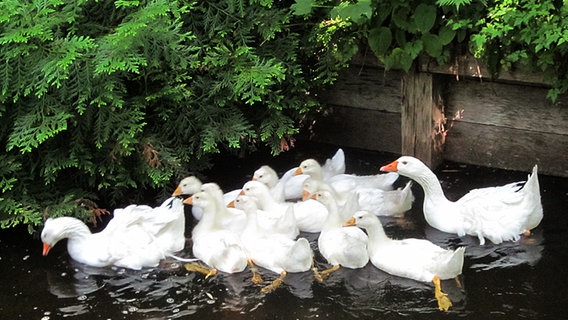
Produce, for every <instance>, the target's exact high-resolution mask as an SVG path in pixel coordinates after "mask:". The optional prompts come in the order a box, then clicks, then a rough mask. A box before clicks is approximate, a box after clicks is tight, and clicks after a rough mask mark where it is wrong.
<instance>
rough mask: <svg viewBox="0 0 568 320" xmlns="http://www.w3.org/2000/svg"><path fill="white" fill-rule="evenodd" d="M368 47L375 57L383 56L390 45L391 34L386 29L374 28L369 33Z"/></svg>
mask: <svg viewBox="0 0 568 320" xmlns="http://www.w3.org/2000/svg"><path fill="white" fill-rule="evenodd" d="M368 40H369V46H370V47H371V50H373V52H374V53H375V54H376V55H377V56H384V55H385V54H386V53H387V50H388V49H389V47H390V45H391V43H392V32H391V30H390V29H389V28H387V27H379V28H374V29H372V30H371V31H370V32H369V37H368Z"/></svg>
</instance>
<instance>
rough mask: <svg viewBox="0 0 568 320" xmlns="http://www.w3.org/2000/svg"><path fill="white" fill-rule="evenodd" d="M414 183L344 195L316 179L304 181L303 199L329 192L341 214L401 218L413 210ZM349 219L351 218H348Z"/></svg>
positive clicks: (367, 189) (360, 190)
mask: <svg viewBox="0 0 568 320" xmlns="http://www.w3.org/2000/svg"><path fill="white" fill-rule="evenodd" d="M411 188H412V182H411V181H409V182H408V183H407V184H406V186H405V187H404V188H398V189H396V190H389V191H386V190H382V189H377V188H357V189H355V190H353V191H348V192H344V193H339V192H336V190H335V189H334V188H333V187H332V186H331V185H330V184H329V183H327V182H325V181H321V180H318V179H315V178H312V177H310V178H308V179H306V180H305V181H304V193H303V195H302V199H304V200H305V199H306V198H308V197H309V195H310V194H312V193H314V192H315V191H316V190H328V191H330V192H331V193H332V194H333V197H334V198H335V200H336V201H337V204H338V206H339V207H340V208H343V210H340V211H341V212H355V211H359V210H361V211H368V212H371V213H373V214H375V215H377V216H392V217H401V216H403V215H404V213H405V212H407V211H408V210H410V209H411V208H412V203H413V202H414V194H413V193H412V189H411ZM346 218H349V217H346Z"/></svg>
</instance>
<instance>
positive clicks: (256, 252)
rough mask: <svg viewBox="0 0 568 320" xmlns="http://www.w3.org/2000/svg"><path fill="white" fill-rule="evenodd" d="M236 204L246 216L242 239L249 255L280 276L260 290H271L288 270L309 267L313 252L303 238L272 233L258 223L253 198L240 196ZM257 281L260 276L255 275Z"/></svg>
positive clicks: (301, 270) (255, 262)
mask: <svg viewBox="0 0 568 320" xmlns="http://www.w3.org/2000/svg"><path fill="white" fill-rule="evenodd" d="M234 204H235V207H236V208H238V209H241V210H243V211H244V212H245V213H246V215H247V226H246V228H245V231H244V232H243V233H242V235H241V240H242V242H243V244H244V247H245V249H246V251H247V254H248V256H249V258H250V259H251V260H252V262H253V263H254V264H255V265H258V266H260V267H263V268H266V269H268V270H270V271H272V272H275V273H278V274H279V275H280V277H278V278H277V279H276V280H274V281H273V282H272V283H271V284H270V285H268V286H265V287H263V288H262V289H261V291H262V292H270V291H272V290H274V289H276V288H277V287H278V286H280V285H281V284H282V282H283V280H284V277H285V276H286V274H287V273H288V272H304V271H308V270H310V268H311V266H312V263H313V251H312V249H311V247H310V243H309V242H308V240H307V239H306V238H299V239H297V240H292V239H290V238H288V237H286V236H282V235H279V234H275V233H273V232H272V230H270V229H266V227H265V226H264V225H263V224H261V223H260V221H259V219H258V218H259V217H258V208H257V206H256V200H255V199H253V198H252V197H249V196H246V195H240V196H238V197H237V199H236V200H235V202H234ZM257 277H258V278H256V279H257V281H258V280H260V276H257Z"/></svg>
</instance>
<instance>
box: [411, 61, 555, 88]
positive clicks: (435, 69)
mask: <svg viewBox="0 0 568 320" xmlns="http://www.w3.org/2000/svg"><path fill="white" fill-rule="evenodd" d="M418 69H419V71H421V72H430V73H437V74H446V75H453V76H454V77H455V78H457V79H465V78H477V79H487V80H493V81H502V82H512V83H517V84H524V85H536V86H547V87H550V82H549V81H547V80H546V78H545V77H544V74H543V73H541V72H528V71H525V70H520V69H514V70H513V69H511V70H501V71H500V72H499V74H498V75H497V77H492V75H491V73H490V72H489V70H488V69H487V68H486V67H485V64H484V62H483V61H481V60H479V59H476V58H475V57H473V56H470V55H467V56H460V57H457V58H456V59H454V61H453V62H452V63H449V64H445V65H438V64H437V63H436V62H435V61H434V60H432V59H431V58H428V57H421V58H420V59H419V63H418Z"/></svg>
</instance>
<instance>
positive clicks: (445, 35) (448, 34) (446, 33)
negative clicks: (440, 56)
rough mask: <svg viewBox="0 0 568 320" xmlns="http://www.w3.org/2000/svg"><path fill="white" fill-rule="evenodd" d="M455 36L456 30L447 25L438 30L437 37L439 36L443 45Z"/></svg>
mask: <svg viewBox="0 0 568 320" xmlns="http://www.w3.org/2000/svg"><path fill="white" fill-rule="evenodd" d="M455 36H456V31H455V30H453V29H452V28H451V27H448V26H443V27H442V28H440V31H439V32H438V37H439V38H440V42H441V43H442V45H444V46H445V45H448V44H449V43H450V42H452V40H454V37H455Z"/></svg>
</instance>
